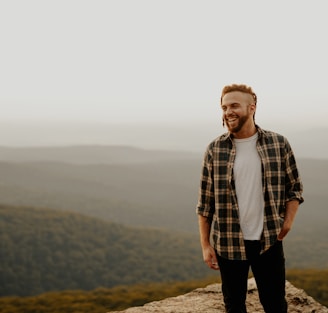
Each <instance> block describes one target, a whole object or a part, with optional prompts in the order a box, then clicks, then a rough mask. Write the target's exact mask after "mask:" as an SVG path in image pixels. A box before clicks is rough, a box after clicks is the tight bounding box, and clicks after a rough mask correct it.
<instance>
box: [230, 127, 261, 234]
mask: <svg viewBox="0 0 328 313" xmlns="http://www.w3.org/2000/svg"><path fill="white" fill-rule="evenodd" d="M257 138H258V134H257V133H256V134H255V135H253V136H252V137H249V138H245V139H234V143H235V145H236V158H235V163H234V167H233V173H234V181H235V186H236V193H237V201H238V207H239V219H240V226H241V230H242V232H243V235H244V239H245V240H259V239H260V238H261V235H262V231H263V223H264V197H263V192H262V170H261V167H262V165H261V159H260V156H259V154H258V152H257V149H256V141H257Z"/></svg>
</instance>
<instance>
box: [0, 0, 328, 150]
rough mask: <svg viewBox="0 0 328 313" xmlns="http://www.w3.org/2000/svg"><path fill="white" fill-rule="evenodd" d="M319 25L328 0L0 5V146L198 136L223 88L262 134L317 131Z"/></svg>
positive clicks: (323, 93) (214, 113)
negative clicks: (243, 100)
mask: <svg viewBox="0 0 328 313" xmlns="http://www.w3.org/2000/svg"><path fill="white" fill-rule="evenodd" d="M327 29H328V19H327V18H326V1H325V0H314V1H304V0H301V1H295V0H289V1H282V0H278V1H270V2H269V1H263V0H253V1H241V0H240V1H219V0H215V1H214V0H213V1H207V0H202V1H194V0H165V1H160V0H158V1H156V0H117V1H116V0H107V1H97V0H92V1H91V0H90V1H86V0H77V1H75V0H64V1H62V0H55V1H52V0H48V1H44V0H39V1H35V0H29V1H25V0H24V1H19V0H11V1H9V0H8V1H6V0H2V1H0V36H1V37H0V38H1V49H0V55H1V58H0V86H1V87H0V90H1V92H0V108H1V114H0V145H41V144H43V145H44V144H48V145H52V144H61V143H62V144H68V143H69V144H74V143H76V144H79V143H97V144H112V143H114V144H120V143H122V144H125V143H127V144H130V143H134V144H136V145H138V144H139V142H138V138H139V139H140V137H142V136H144V135H142V134H147V133H148V139H149V138H150V137H151V135H153V137H152V142H158V141H160V140H161V136H162V135H163V132H164V133H165V132H168V130H169V129H171V132H172V129H173V130H175V129H179V131H182V132H183V131H185V132H189V134H194V135H195V134H199V136H201V135H200V133H202V134H204V137H201V140H203V139H204V140H205V138H207V137H211V136H213V135H214V134H216V133H217V132H222V131H224V130H223V128H222V126H221V125H220V124H221V123H220V120H221V112H220V108H219V99H220V93H221V90H222V88H223V86H225V85H227V84H231V83H244V84H247V85H250V86H252V87H253V89H254V91H255V92H256V94H257V96H258V108H257V113H256V118H257V123H258V124H260V125H264V126H265V127H266V128H271V129H273V130H278V131H280V130H281V131H286V132H287V133H288V132H289V131H291V130H292V131H294V132H295V131H298V130H302V131H304V130H306V129H310V128H311V129H322V128H325V127H327V123H326V117H327V113H328V89H327V78H326V77H327V72H328V62H327V55H328V47H327V44H326V37H327ZM72 125H75V126H74V127H73V126H72ZM149 130H150V134H149ZM134 133H138V134H139V135H138V138H136V137H134V136H133V134H134ZM144 139H145V138H144ZM120 140H121V141H120ZM140 144H141V145H142V141H140Z"/></svg>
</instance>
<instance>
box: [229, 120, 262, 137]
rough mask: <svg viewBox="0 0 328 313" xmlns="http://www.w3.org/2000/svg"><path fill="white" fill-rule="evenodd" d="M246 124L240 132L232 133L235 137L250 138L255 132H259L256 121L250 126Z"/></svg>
mask: <svg viewBox="0 0 328 313" xmlns="http://www.w3.org/2000/svg"><path fill="white" fill-rule="evenodd" d="M244 126H245V127H243V128H242V129H241V130H240V131H239V132H236V133H232V135H233V137H234V138H237V139H244V138H249V137H252V136H253V135H255V133H256V132H257V129H256V126H255V124H254V122H253V123H252V125H250V126H247V125H244Z"/></svg>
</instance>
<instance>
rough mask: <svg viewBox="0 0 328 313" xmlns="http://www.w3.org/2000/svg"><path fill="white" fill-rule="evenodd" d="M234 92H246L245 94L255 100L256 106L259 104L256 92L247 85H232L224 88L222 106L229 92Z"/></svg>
mask: <svg viewBox="0 0 328 313" xmlns="http://www.w3.org/2000/svg"><path fill="white" fill-rule="evenodd" d="M233 91H240V92H244V93H248V94H250V95H251V96H252V97H253V99H254V104H255V105H256V103H257V96H256V94H255V92H254V91H253V89H252V88H251V87H249V86H247V85H243V84H240V85H238V84H232V85H227V86H225V87H223V89H222V93H221V104H222V98H223V97H224V96H225V95H226V94H227V93H229V92H233Z"/></svg>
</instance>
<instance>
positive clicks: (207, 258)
mask: <svg viewBox="0 0 328 313" xmlns="http://www.w3.org/2000/svg"><path fill="white" fill-rule="evenodd" d="M203 259H204V262H205V263H206V264H207V266H208V267H209V268H211V269H213V270H219V269H220V268H219V265H218V260H217V258H216V253H215V251H214V249H213V247H212V246H210V245H208V246H206V247H205V248H203Z"/></svg>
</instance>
